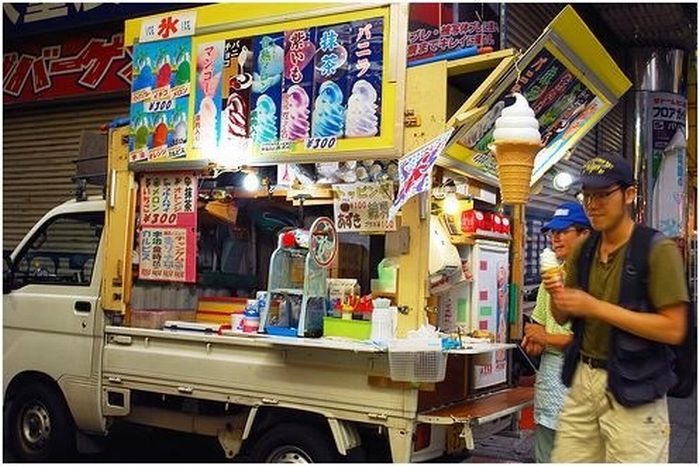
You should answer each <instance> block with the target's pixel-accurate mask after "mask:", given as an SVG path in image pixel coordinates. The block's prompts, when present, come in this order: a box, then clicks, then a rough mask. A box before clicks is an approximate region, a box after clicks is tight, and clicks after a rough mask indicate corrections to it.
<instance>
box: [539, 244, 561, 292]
mask: <svg viewBox="0 0 700 466" xmlns="http://www.w3.org/2000/svg"><path fill="white" fill-rule="evenodd" d="M540 276H541V277H542V279H543V280H546V281H552V282H554V281H557V282H559V284H560V286H564V265H563V264H561V263H560V262H559V259H557V256H556V254H555V253H554V251H552V250H551V249H549V248H545V249H544V251H542V253H541V254H540Z"/></svg>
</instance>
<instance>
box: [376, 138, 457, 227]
mask: <svg viewBox="0 0 700 466" xmlns="http://www.w3.org/2000/svg"><path fill="white" fill-rule="evenodd" d="M453 131H454V130H453V129H452V128H450V129H449V130H448V131H446V132H444V133H443V134H441V135H440V136H438V137H436V138H435V139H433V140H432V141H430V142H428V143H427V144H425V145H423V146H421V147H419V148H418V149H416V150H414V151H413V152H411V153H409V154H407V155H405V156H404V157H402V158H401V160H399V193H398V195H397V196H396V199H395V200H394V204H393V205H392V206H391V208H390V209H389V218H392V219H393V218H394V217H395V216H396V214H397V213H398V211H399V210H400V209H401V206H403V205H404V204H405V203H406V202H407V201H408V200H409V199H410V198H412V197H413V196H415V195H416V194H420V193H422V192H426V191H428V190H430V185H431V177H430V174H431V173H432V170H433V166H434V165H435V162H437V159H438V157H439V156H440V155H441V154H442V151H443V150H444V149H445V145H446V144H447V141H448V140H449V139H450V136H452V132H453Z"/></svg>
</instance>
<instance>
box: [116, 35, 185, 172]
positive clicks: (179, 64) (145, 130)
mask: <svg viewBox="0 0 700 466" xmlns="http://www.w3.org/2000/svg"><path fill="white" fill-rule="evenodd" d="M191 50H192V38H190V37H183V38H179V39H172V40H165V41H159V42H148V43H145V44H136V45H135V46H134V62H133V79H132V83H131V109H130V116H131V126H130V130H131V131H130V137H129V161H130V162H140V161H151V160H157V159H176V158H181V157H185V156H186V153H187V151H186V146H187V142H188V136H189V135H188V120H189V111H190V100H189V96H190V87H191V81H190V68H191V63H190V60H191V59H190V57H191Z"/></svg>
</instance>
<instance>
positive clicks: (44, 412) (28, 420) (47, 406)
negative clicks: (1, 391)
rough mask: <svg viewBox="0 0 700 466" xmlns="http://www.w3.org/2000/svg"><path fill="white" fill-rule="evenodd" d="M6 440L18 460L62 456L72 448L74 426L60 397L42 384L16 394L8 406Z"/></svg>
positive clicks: (37, 460) (35, 459) (42, 460)
mask: <svg viewBox="0 0 700 466" xmlns="http://www.w3.org/2000/svg"><path fill="white" fill-rule="evenodd" d="M8 425H9V428H10V432H9V433H10V442H11V446H12V451H13V452H14V454H15V455H17V460H19V461H36V462H46V461H49V460H56V459H58V460H61V459H66V457H67V456H68V454H69V453H70V452H71V451H73V450H74V445H75V429H74V427H73V421H72V419H71V417H70V413H69V412H68V409H67V408H66V406H65V403H64V402H63V399H62V398H61V397H60V396H59V394H58V393H56V391H55V390H54V389H52V388H50V387H47V386H46V385H43V384H34V385H30V386H28V387H27V388H25V389H22V391H21V392H20V393H19V394H17V397H16V398H15V399H14V400H13V402H12V407H11V408H10V419H9V424H8Z"/></svg>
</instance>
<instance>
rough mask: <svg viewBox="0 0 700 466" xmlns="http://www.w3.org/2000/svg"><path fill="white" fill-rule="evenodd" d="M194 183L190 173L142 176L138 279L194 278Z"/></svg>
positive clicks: (185, 280) (195, 200)
mask: <svg viewBox="0 0 700 466" xmlns="http://www.w3.org/2000/svg"><path fill="white" fill-rule="evenodd" d="M197 183H198V179H197V176H196V175H195V174H194V173H192V172H178V173H167V174H166V173H147V174H144V175H143V176H142V177H141V182H140V188H139V200H140V221H139V225H140V236H139V278H141V279H144V280H161V281H175V282H194V281H196V275H197V267H196V265H197Z"/></svg>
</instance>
